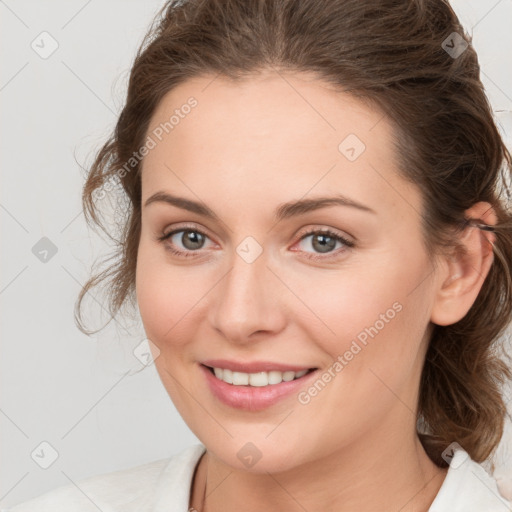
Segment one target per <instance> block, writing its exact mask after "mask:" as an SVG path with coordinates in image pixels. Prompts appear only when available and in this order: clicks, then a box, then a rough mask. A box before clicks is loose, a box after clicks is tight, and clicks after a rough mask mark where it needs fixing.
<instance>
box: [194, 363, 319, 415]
mask: <svg viewBox="0 0 512 512" xmlns="http://www.w3.org/2000/svg"><path fill="white" fill-rule="evenodd" d="M199 366H200V368H201V371H202V372H203V373H204V375H205V377H206V381H207V382H208V386H209V387H210V390H211V392H212V393H213V394H214V395H215V396H216V397H217V398H218V399H219V400H220V401H221V402H222V403H224V404H226V405H229V406H231V407H235V408H236V409H243V410H246V411H261V410H263V409H266V408H267V407H270V406H271V405H273V404H275V403H277V402H278V401H279V400H282V399H284V398H286V397H287V396H290V395H293V394H294V393H295V394H297V393H298V392H299V390H300V389H301V388H303V387H304V385H305V383H306V382H307V381H308V380H309V378H310V377H311V376H312V375H314V374H315V373H316V370H315V371H312V372H310V373H307V374H306V375H303V376H302V377H300V378H298V379H294V380H291V381H289V382H284V381H283V382H281V383H280V384H271V385H268V386H234V385H233V384H228V383H227V382H224V381H223V380H220V379H218V378H217V377H215V375H214V374H213V373H212V372H211V371H210V370H209V369H208V368H207V367H206V366H204V365H202V364H200V365H199Z"/></svg>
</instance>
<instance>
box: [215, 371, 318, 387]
mask: <svg viewBox="0 0 512 512" xmlns="http://www.w3.org/2000/svg"><path fill="white" fill-rule="evenodd" d="M210 371H212V372H213V373H214V375H215V377H217V379H219V380H222V381H224V382H226V383H227V384H232V385H233V386H255V387H263V386H272V385H275V384H281V382H283V381H284V382H290V381H292V380H295V379H300V378H301V377H303V376H304V375H306V373H308V372H311V371H313V369H310V370H301V371H299V372H293V371H286V372H281V371H279V370H272V371H269V372H257V373H244V372H234V371H232V370H229V369H227V368H210Z"/></svg>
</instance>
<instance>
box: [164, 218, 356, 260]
mask: <svg viewBox="0 0 512 512" xmlns="http://www.w3.org/2000/svg"><path fill="white" fill-rule="evenodd" d="M183 231H192V232H194V233H199V234H200V235H202V236H204V237H206V238H209V236H208V235H207V234H206V233H204V232H203V231H201V230H200V229H197V228H195V227H193V226H182V227H180V228H179V229H175V230H173V231H170V232H169V233H166V234H165V235H162V236H159V237H158V238H157V240H158V241H159V242H161V243H164V242H165V241H166V240H168V239H169V238H171V237H172V236H173V235H175V234H176V233H180V232H183ZM316 234H322V235H327V236H329V237H330V238H333V239H334V240H336V241H337V242H341V243H342V244H343V245H345V246H346V247H345V248H341V249H338V250H335V251H332V252H330V253H325V254H326V255H325V256H322V255H321V254H319V253H317V254H312V253H306V258H307V259H311V260H325V259H330V258H332V257H334V256H335V255H336V256H339V253H340V252H345V251H346V250H347V249H351V248H353V247H354V246H355V243H354V242H352V241H350V240H348V239H346V238H344V237H343V236H341V235H339V234H337V233H335V232H334V231H331V230H330V229H312V230H309V231H307V232H305V233H303V234H302V236H301V238H300V239H299V240H298V241H299V242H301V241H302V240H304V238H306V237H308V236H310V235H316ZM166 249H167V250H168V251H170V252H171V253H172V254H174V255H176V256H180V257H181V256H182V257H185V258H190V257H195V256H196V255H195V254H194V253H197V252H199V251H200V249H198V250H197V251H190V250H189V251H181V250H179V249H176V248H174V247H172V246H171V245H169V244H167V245H166Z"/></svg>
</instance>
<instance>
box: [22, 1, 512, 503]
mask: <svg viewBox="0 0 512 512" xmlns="http://www.w3.org/2000/svg"><path fill="white" fill-rule="evenodd" d="M510 164H511V161H510V154H509V153H508V151H507V149H506V147H505V145H504V143H503V141H502V140H501V138H500V135H499V132H498V131H497V129H496V126H495V124H494V121H493V118H492V111H491V108H490V106H489V103H488V101H487V99H486V96H485V94H484V91H483V87H482V84H481V82H480V80H479V67H478V61H477V56H476V54H475V51H474V49H473V48H472V47H471V46H470V45H469V44H468V42H467V41H466V38H465V37H464V32H463V29H462V27H461V25H460V23H459V22H458V20H457V17H456V15H455V14H454V12H453V10H452V9H451V8H450V6H449V5H448V3H447V2H445V1H443V0H428V1H427V0H414V1H409V0H403V1H396V0H383V1H381V2H375V1H373V0H325V1H323V2H318V1H316V0H285V1H280V2H275V1H271V0H261V1H258V2H256V1H255V2H247V1H246V0H205V1H200V0H191V1H186V2H177V1H176V2H169V3H168V4H167V5H166V6H165V8H164V9H162V12H161V16H160V17H159V19H158V20H157V23H156V24H155V26H154V27H153V28H152V30H151V31H150V33H149V34H148V36H147V38H146V39H145V41H144V43H143V45H142V47H141V49H140V51H139V53H138V54H137V57H136V60H135V62H134V65H133V68H132V70H131V76H130V82H129V89H128V96H127V100H126V105H125V107H124V109H123V111H122V113H121V115H120V118H119V121H118V123H117V127H116V130H115V133H114V134H113V135H112V138H111V139H110V140H109V141H108V142H107V143H106V144H105V145H104V147H103V148H102V149H101V151H100V152H99V154H98V156H97V158H96V161H95V163H94V165H93V167H92V169H91V171H90V174H89V177H88V180H87V182H86V184H85V188H84V195H83V199H84V209H85V211H86V213H88V214H89V218H90V219H91V220H93V221H96V222H100V220H99V216H98V212H99V211H100V209H101V206H102V202H103V201H104V200H105V198H106V197H108V196H109V195H110V194H115V193H116V190H117V191H118V192H119V191H120V192H122V194H125V195H126V197H127V198H128V199H129V202H128V206H127V211H126V214H127V217H126V226H125V230H124V231H123V238H122V240H121V243H120V246H119V259H118V261H117V262H116V264H115V265H114V266H113V267H111V268H110V269H107V270H106V271H104V272H103V274H101V275H100V279H96V278H94V277H93V278H92V279H91V280H90V281H89V283H88V284H87V285H86V286H85V287H84V289H83V290H82V292H81V295H80V297H79V301H78V303H77V320H78V322H79V325H80V326H81V328H82V329H83V330H84V332H86V328H85V327H84V325H83V323H82V321H81V315H80V305H81V300H82V298H83V297H84V295H85V293H87V291H88V290H89V289H90V288H91V287H92V286H94V285H95V284H97V283H98V282H99V281H100V280H101V279H107V280H110V293H111V295H110V299H111V304H110V306H111V312H112V314H115V313H117V312H118V311H119V310H120V309H121V308H122V306H123V305H125V304H129V303H130V299H132V302H131V303H132V304H134V303H135V302H136V304H137V306H138V309H139V311H140V314H141V319H142V322H143V325H144V329H145V331H146V334H147V338H148V340H149V346H150V348H151V351H152V354H153V358H154V360H155V364H156V367H157V370H158V372H159V375H160V377H161V380H162V383H163V384H164V386H165V388H166V390H167V392H168V393H169V395H170V397H171V399H172V401H173V402H174V404H175V406H176V408H177V409H178V411H179V412H180V414H181V415H182V417H183V418H184V420H185V421H186V422H187V424H188V426H189V427H190V429H191V430H192V431H193V432H194V433H195V435H196V436H197V437H198V438H199V439H200V440H201V443H202V444H200V445H196V446H192V447H189V448H187V449H185V450H184V451H183V452H182V453H180V454H179V455H177V456H175V457H173V458H171V459H170V460H165V459H164V460H161V461H155V462H153V463H149V464H146V465H144V466H139V467H136V468H132V469H129V470H125V471H120V472H116V473H111V474H107V475H99V476H95V477H92V478H90V479H87V480H84V481H83V482H82V483H81V485H80V490H77V489H76V488H75V487H74V486H68V487H65V488H61V489H58V490H55V491H52V492H50V493H47V494H46V495H43V496H42V497H39V498H37V499H35V500H31V501H30V502H26V503H24V504H21V505H19V506H17V507H14V508H13V509H12V510H13V511H14V512H22V511H25V510H27V511H28V510H31V511H45V510H52V511H56V510H66V511H68V510H80V511H85V510H98V509H100V510H109V511H110V510H123V511H127V510H134V511H135V510H137V511H142V510H144V511H149V510H151V511H157V510H158V511H163V510H172V511H185V510H197V511H204V512H205V511H207V512H217V511H220V510H222V511H225V512H226V511H231V510H244V511H253V510H267V511H274V510H276V511H278V510H279V511H282V510H287V511H295V510H297V511H299V510H308V511H310V512H311V511H315V510H333V511H334V510H336V511H338V512H345V511H358V512H360V511H376V510H378V511H397V510H400V511H402V512H408V511H413V510H414V511H425V512H426V511H429V512H445V511H446V512H448V511H450V512H452V511H455V510H472V511H479V512H480V511H482V512H483V511H506V510H511V504H510V502H509V501H507V500H506V499H505V497H504V496H502V495H501V494H500V491H499V489H498V487H497V485H496V481H495V480H494V479H493V478H492V477H491V476H490V474H488V473H487V472H486V471H485V469H484V467H483V466H482V463H484V462H485V461H488V460H489V458H490V457H491V456H492V454H493V453H494V451H495V449H496V447H497V445H498V443H499V441H500V439H501V437H502V433H503V429H504V424H505V423H504V421H505V416H506V413H507V411H506V403H505V400H504V397H503V394H502V386H503V385H504V384H505V383H506V382H507V380H509V379H510V378H511V377H512V374H511V370H510V368H509V367H508V360H507V359H506V356H505V354H504V353H503V352H502V351H501V349H502V348H503V347H502V344H503V338H502V337H501V336H502V334H503V333H504V330H505V328H506V326H507V325H508V324H509V323H510V321H511V320H512V301H511V291H512V285H511V280H510V270H511V267H512V215H511V213H510V210H509V209H508V204H507V203H506V198H505V197H504V195H506V193H507V192H508V190H507V189H506V178H507V177H510V169H511V167H510ZM118 185H119V187H118V188H117V189H116V187H117V186H118Z"/></svg>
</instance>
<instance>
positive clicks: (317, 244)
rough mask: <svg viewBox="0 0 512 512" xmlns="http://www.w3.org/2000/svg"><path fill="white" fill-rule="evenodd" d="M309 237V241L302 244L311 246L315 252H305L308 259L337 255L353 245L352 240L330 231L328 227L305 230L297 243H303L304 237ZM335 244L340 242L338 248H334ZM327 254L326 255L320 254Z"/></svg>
mask: <svg viewBox="0 0 512 512" xmlns="http://www.w3.org/2000/svg"><path fill="white" fill-rule="evenodd" d="M308 238H310V240H309V242H307V243H304V245H306V246H309V247H312V248H313V249H314V250H315V251H318V252H317V254H312V253H307V251H305V252H306V253H307V254H308V255H307V256H306V257H307V258H310V259H325V258H326V257H327V258H330V257H332V256H334V255H336V256H338V255H339V254H340V253H341V252H345V251H346V250H347V249H350V248H352V247H354V246H355V244H354V242H352V241H350V240H348V239H347V238H345V237H344V236H342V235H340V234H338V233H335V232H334V231H331V230H330V229H320V230H319V229H316V230H310V231H307V232H306V233H305V234H303V235H302V237H301V239H300V240H299V244H301V243H303V242H304V241H305V240H306V239H308ZM337 244H341V246H342V247H340V248H339V249H338V250H334V249H335V248H336V245H337ZM304 245H303V247H304ZM322 255H327V256H322Z"/></svg>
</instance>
